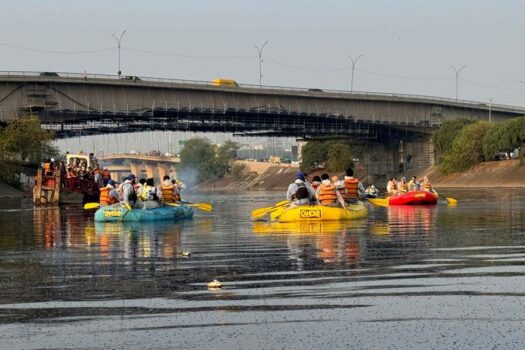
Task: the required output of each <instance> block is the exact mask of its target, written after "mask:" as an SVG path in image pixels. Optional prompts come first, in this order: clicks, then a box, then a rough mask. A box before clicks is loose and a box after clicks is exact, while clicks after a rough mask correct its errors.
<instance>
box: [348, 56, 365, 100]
mask: <svg viewBox="0 0 525 350" xmlns="http://www.w3.org/2000/svg"><path fill="white" fill-rule="evenodd" d="M361 57H363V55H359V56H357V57H356V59H355V60H354V59H353V58H352V56H348V58H349V59H350V61H352V79H351V80H350V92H353V91H354V70H355V66H356V64H357V61H358V60H359V59H360V58H361Z"/></svg>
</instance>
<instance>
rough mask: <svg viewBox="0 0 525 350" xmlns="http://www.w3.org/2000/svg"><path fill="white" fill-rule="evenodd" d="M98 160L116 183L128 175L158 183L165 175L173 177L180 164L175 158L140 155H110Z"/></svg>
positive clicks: (178, 158)
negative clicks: (152, 179) (151, 179)
mask: <svg viewBox="0 0 525 350" xmlns="http://www.w3.org/2000/svg"><path fill="white" fill-rule="evenodd" d="M98 160H99V161H100V162H101V163H102V164H103V167H104V168H106V169H108V170H109V171H110V172H111V177H112V178H113V179H114V180H117V181H120V180H121V179H122V177H124V176H126V175H128V174H130V173H132V174H135V175H136V176H137V177H138V178H141V177H145V178H155V179H156V180H157V181H159V180H160V179H162V178H163V177H164V176H165V175H170V176H175V175H176V174H177V170H176V166H177V165H178V164H179V163H180V157H177V156H162V155H159V156H155V155H148V154H140V153H110V154H105V155H103V156H100V157H98Z"/></svg>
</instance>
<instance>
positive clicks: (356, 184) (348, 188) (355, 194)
mask: <svg viewBox="0 0 525 350" xmlns="http://www.w3.org/2000/svg"><path fill="white" fill-rule="evenodd" d="M344 185H345V191H344V192H343V194H344V195H343V198H344V200H345V202H347V203H349V204H355V203H357V201H358V200H359V197H363V196H364V195H365V192H366V190H365V187H364V186H363V184H362V183H361V182H360V181H359V179H358V178H356V177H354V170H353V169H352V168H348V169H346V176H345V179H344Z"/></svg>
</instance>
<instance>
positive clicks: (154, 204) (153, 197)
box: [139, 178, 160, 209]
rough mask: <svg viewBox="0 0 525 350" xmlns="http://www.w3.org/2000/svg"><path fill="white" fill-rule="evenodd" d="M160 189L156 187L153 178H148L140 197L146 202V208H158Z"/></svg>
mask: <svg viewBox="0 0 525 350" xmlns="http://www.w3.org/2000/svg"><path fill="white" fill-rule="evenodd" d="M159 192H160V191H158V189H157V188H156V187H155V184H154V180H153V178H149V179H147V180H146V183H145V184H144V185H143V186H142V188H141V192H140V193H139V198H140V199H141V200H142V202H143V203H144V208H145V209H153V208H158V207H159V206H160V204H159V199H160V195H159Z"/></svg>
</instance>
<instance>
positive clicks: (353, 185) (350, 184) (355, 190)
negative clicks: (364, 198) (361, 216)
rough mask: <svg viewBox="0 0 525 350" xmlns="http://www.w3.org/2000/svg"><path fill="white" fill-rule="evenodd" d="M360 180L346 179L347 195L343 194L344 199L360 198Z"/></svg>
mask: <svg viewBox="0 0 525 350" xmlns="http://www.w3.org/2000/svg"><path fill="white" fill-rule="evenodd" d="M358 185H359V180H358V179H356V178H351V179H345V189H346V191H345V192H346V193H345V192H342V194H343V197H344V199H358V198H359V187H358Z"/></svg>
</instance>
